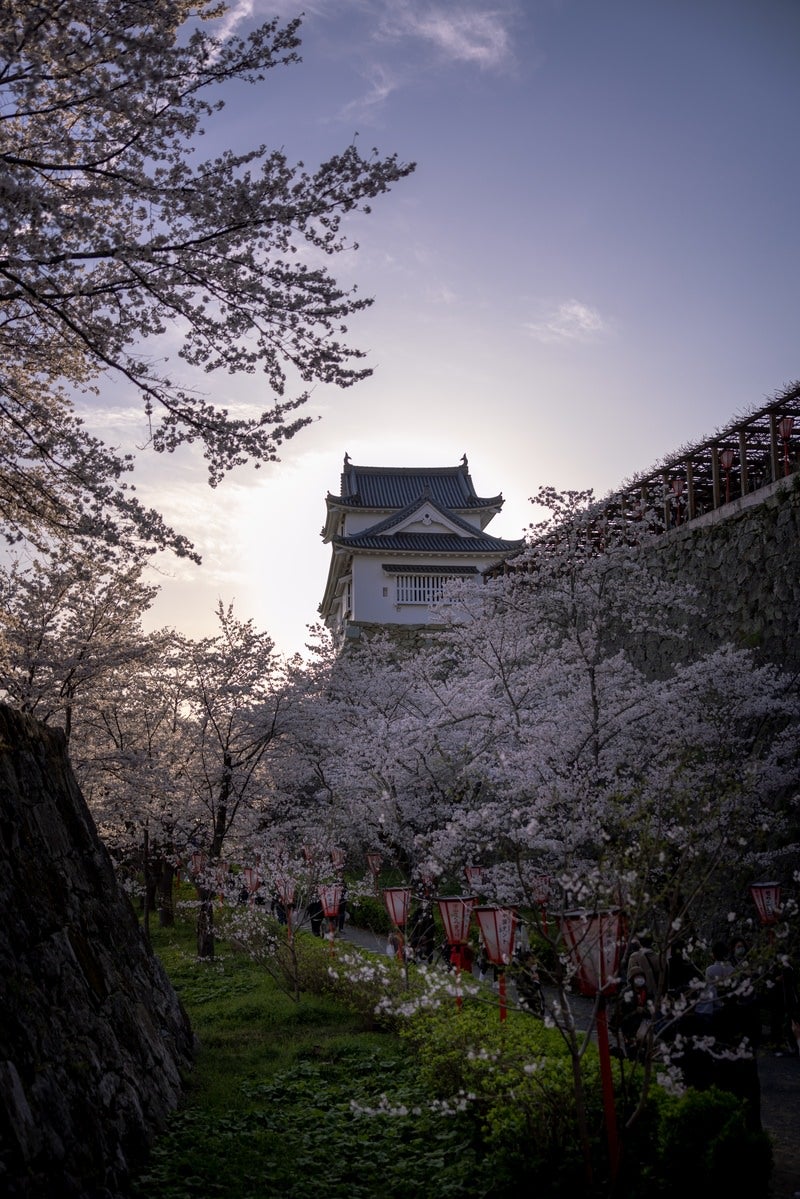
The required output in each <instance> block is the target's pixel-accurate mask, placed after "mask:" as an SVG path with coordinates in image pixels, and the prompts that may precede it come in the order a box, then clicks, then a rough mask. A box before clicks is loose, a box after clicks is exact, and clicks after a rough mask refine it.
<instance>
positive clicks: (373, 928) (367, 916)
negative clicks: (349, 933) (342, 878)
mask: <svg viewBox="0 0 800 1199" xmlns="http://www.w3.org/2000/svg"><path fill="white" fill-rule="evenodd" d="M347 911H348V916H349V919H350V921H351V923H352V924H354V925H355V926H356V928H366V929H369V931H370V932H373V933H377V934H378V936H380V937H388V935H389V930H390V928H391V921H390V920H389V913H388V912H387V911H386V906H385V904H384V903H383V900H381V899H378V898H377V897H376V896H372V895H359V896H357V897H356V896H354V897H353V898H352V899H348V901H347Z"/></svg>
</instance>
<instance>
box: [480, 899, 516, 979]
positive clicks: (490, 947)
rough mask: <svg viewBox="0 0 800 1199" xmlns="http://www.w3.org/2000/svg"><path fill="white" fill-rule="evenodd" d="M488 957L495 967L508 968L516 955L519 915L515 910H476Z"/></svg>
mask: <svg viewBox="0 0 800 1199" xmlns="http://www.w3.org/2000/svg"><path fill="white" fill-rule="evenodd" d="M473 910H474V912H475V919H476V920H477V921H478V927H479V929H480V930H481V936H482V937H483V943H484V945H485V946H486V956H487V957H488V959H489V961H490V962H491V963H492V965H493V966H507V965H508V963H509V962H510V961H511V958H512V957H513V955H514V935H515V933H516V931H517V913H516V912H515V911H514V909H513V908H495V907H489V906H487V907H481V908H474V909H473Z"/></svg>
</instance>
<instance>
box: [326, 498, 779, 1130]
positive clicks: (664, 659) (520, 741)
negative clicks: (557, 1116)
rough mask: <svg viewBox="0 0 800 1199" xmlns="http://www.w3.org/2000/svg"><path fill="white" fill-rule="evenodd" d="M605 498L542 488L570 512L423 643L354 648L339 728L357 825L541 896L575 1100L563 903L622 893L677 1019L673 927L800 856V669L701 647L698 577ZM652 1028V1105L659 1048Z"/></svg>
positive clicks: (685, 933) (528, 906) (656, 1006)
mask: <svg viewBox="0 0 800 1199" xmlns="http://www.w3.org/2000/svg"><path fill="white" fill-rule="evenodd" d="M590 499H591V497H587V496H581V495H572V496H566V497H560V496H555V495H550V494H544V495H542V496H540V497H539V500H540V502H542V501H546V502H549V503H551V504H552V507H553V509H554V512H555V514H556V517H557V519H556V520H554V521H551V522H547V523H546V525H545V527H544V528H541V529H539V530H537V539H536V540H535V541H534V543H533V544H532V546H531V547H530V549H529V552H528V554H527V556H526V557H525V558H523V559H521V560H520V561H519V562H518V563H517V564H516V567H517V568H516V569H514V570H512V571H510V572H508V573H506V574H505V575H503V576H500V577H497V578H494V579H490V580H488V581H487V582H486V583H485V584H483V585H478V586H475V585H470V584H469V583H461V584H457V585H456V584H454V585H453V586H452V587H451V588H450V590H449V592H448V595H447V597H446V599H445V600H444V602H443V603H442V604H441V605H440V607H439V611H438V613H437V618H438V619H439V620H440V621H441V623H442V624H443V625H444V626H445V627H444V628H443V630H442V631H441V633H440V634H439V635H438V636H437V637H436V638H435V639H434V638H432V639H431V642H430V643H429V644H428V646H427V647H425V648H423V649H421V650H417V651H416V652H415V653H414V654H413V655H412V656H406V657H404V656H403V654H402V651H401V650H400V649H398V648H397V647H395V648H394V650H393V651H392V650H389V649H387V647H386V646H385V645H383V644H378V645H377V646H375V647H371V646H370V645H367V646H366V647H365V648H364V649H362V650H361V652H360V653H359V654H357V655H352V656H351V655H346V656H345V658H344V660H343V662H342V665H341V667H339V668H337V669H338V678H337V679H336V685H335V686H334V687H333V688H332V690H331V702H332V705H333V713H334V718H333V721H332V723H331V725H330V726H329V731H328V736H329V738H330V745H331V748H332V749H333V751H334V752H333V753H332V758H333V759H334V761H333V764H332V765H331V768H330V769H331V776H332V777H334V778H335V782H334V786H335V788H336V789H337V791H338V793H339V794H340V796H341V803H342V804H343V805H344V804H352V805H353V807H354V811H353V816H354V822H355V823H361V824H362V825H363V826H366V827H372V828H374V827H375V823H376V814H377V819H378V820H379V819H380V818H381V816H383V817H384V818H386V817H387V816H388V817H389V818H390V821H391V829H392V836H393V839H394V840H395V841H396V842H397V843H398V844H399V845H401V846H403V847H404V850H405V852H406V853H407V854H409V855H411V854H413V855H414V857H415V860H416V862H424V863H425V867H426V869H427V870H428V872H430V873H432V874H437V875H439V876H441V877H442V879H444V880H449V885H458V883H459V882H460V879H461V875H462V869H463V866H464V865H465V864H466V863H467V862H470V861H472V862H475V861H479V862H481V863H482V864H483V865H484V867H485V871H484V881H483V884H482V888H481V891H482V894H483V895H484V896H485V897H486V898H487V899H489V900H491V901H493V902H498V903H501V904H504V905H508V906H514V907H516V908H518V909H519V910H521V911H522V912H524V913H525V914H526V917H527V920H528V922H529V925H530V928H531V930H532V933H533V934H534V936H535V937H536V940H537V944H538V945H539V946H543V947H546V953H545V959H546V961H547V962H548V963H549V966H548V969H549V981H550V983H551V984H552V987H553V988H554V992H553V993H554V995H555V1000H554V1004H553V1006H552V1008H551V1011H550V1014H549V1018H551V1019H553V1020H554V1022H555V1023H556V1025H557V1026H558V1027H559V1028H560V1029H561V1031H562V1033H563V1035H564V1038H565V1040H566V1042H567V1045H568V1046H569V1049H570V1053H571V1055H572V1061H573V1067H574V1075H575V1081H576V1096H577V1098H578V1101H579V1108H580V1104H581V1086H582V1082H581V1079H582V1074H581V1069H582V1067H581V1062H582V1060H583V1055H584V1053H585V1050H586V1046H587V1044H588V1037H587V1035H586V1034H585V1033H581V1032H579V1031H578V1028H577V1025H576V1022H575V1019H574V1017H573V1015H572V1010H571V988H572V984H573V980H574V978H575V974H576V968H575V962H574V960H573V957H572V955H571V954H570V952H569V947H568V946H567V944H566V943H565V941H564V939H563V936H562V931H561V925H560V923H559V921H558V920H557V919H554V913H559V912H561V913H563V912H565V911H568V910H574V909H582V910H584V911H586V912H593V911H598V910H603V909H609V908H623V909H624V910H625V912H626V915H627V919H628V928H629V931H630V932H633V931H635V930H638V929H641V928H646V929H647V930H648V931H649V932H650V933H651V935H652V936H653V940H654V943H655V950H656V954H657V957H658V962H659V969H658V971H657V973H658V976H659V977H658V991H657V994H656V995H655V996H654V999H653V1014H655V1013H656V1011H658V1012H659V1014H660V1016H661V1017H662V1018H663V1020H662V1024H661V1026H662V1027H663V1028H669V1027H670V1026H671V1027H673V1028H674V1027H675V1024H676V1022H677V1021H678V1020H679V1018H680V1016H681V1014H682V1011H683V1010H684V1007H685V1005H686V1003H687V1002H688V1003H689V1004H691V1003H692V999H691V997H690V998H689V999H688V1001H687V999H686V998H685V996H684V997H682V998H681V1000H680V1005H678V1006H676V1007H674V1008H670V1007H669V1003H668V1002H667V995H666V991H667V985H668V975H667V962H668V959H669V957H670V954H671V952H672V951H673V950H674V949H675V947H676V943H677V942H678V941H681V940H685V941H688V942H691V941H692V939H693V938H694V939H696V940H697V939H698V938H699V939H700V941H699V942H698V943H700V944H701V943H702V939H703V938H708V939H709V940H710V937H711V936H712V935H717V934H718V933H719V931H720V925H722V926H723V927H726V926H727V914H728V912H729V911H730V909H731V905H733V906H734V907H735V906H736V901H737V899H738V898H739V897H740V896H741V895H742V893H743V892H745V883H746V881H747V880H748V878H751V877H752V871H753V870H754V868H758V870H759V873H760V871H761V869H763V868H764V866H765V864H766V863H774V862H775V861H776V858H775V856H774V854H775V851H776V849H777V848H778V847H780V848H781V850H782V852H783V853H784V854H786V853H790V854H791V853H794V854H795V857H796V852H797V850H796V846H795V847H794V849H792V848H791V847H792V838H793V833H792V826H791V821H790V818H791V810H792V808H791V805H792V803H793V801H794V799H795V796H796V792H797V785H798V766H797V757H796V752H795V749H794V747H795V745H796V739H797V734H798V724H799V720H800V703H799V701H798V694H797V687H796V680H794V679H793V678H791V677H789V676H787V675H785V674H783V673H782V672H781V670H780V669H779V668H778V667H777V666H773V665H770V664H765V663H759V662H757V661H756V659H755V657H754V655H753V654H752V652H750V651H746V650H739V649H735V648H733V647H731V646H727V645H721V646H719V647H708V649H707V652H705V653H702V654H698V653H697V652H696V651H693V650H690V648H689V646H690V644H691V642H690V639H689V638H687V636H686V630H687V628H688V627H689V622H690V621H691V619H692V614H693V611H694V605H695V603H696V600H695V597H694V595H693V593H692V590H691V588H690V587H688V586H686V585H684V584H680V583H676V582H674V581H672V582H670V581H667V580H665V579H664V578H663V577H662V576H661V575H660V574H659V573H658V570H657V565H656V559H655V558H654V557H652V556H650V555H649V554H648V553H647V552H646V550H647V548H648V547H647V545H646V534H644V533H641V532H638V533H637V537H636V538H635V539H634V538H632V536H631V534H630V530H621V531H620V533H621V535H619V536H618V535H616V533H615V531H614V530H611V529H608V528H604V529H599V528H598V526H597V524H596V522H595V521H594V518H593V515H592V508H591V504H590V503H588V506H587V501H590ZM337 730H338V732H339V736H340V740H339V743H338V748H335V747H336V745H337V741H336V731H337ZM359 809H360V817H359V815H358V810H359ZM544 876H548V877H549V879H550V884H551V894H550V897H549V902H548V904H547V906H548V908H549V912H550V919H549V920H547V921H546V920H545V919H544V916H543V914H542V905H541V900H540V897H539V889H540V887H541V884H542V878H543V877H544ZM622 948H623V953H624V946H623V947H622ZM681 1005H682V1006H681ZM649 1037H650V1044H649V1048H650V1052H649V1053H648V1054H647V1055H646V1057H645V1060H644V1063H643V1068H644V1085H643V1087H642V1089H641V1092H640V1095H641V1099H642V1102H644V1098H645V1097H646V1094H647V1087H648V1085H649V1081H650V1077H651V1073H652V1070H653V1069H654V1067H655V1065H656V1063H657V1062H658V1061H659V1057H658V1046H657V1045H656V1044H654V1042H653V1030H652V1028H651V1030H650V1033H649ZM639 1110H641V1107H639V1108H638V1109H637V1111H635V1112H633V1113H628V1115H629V1116H630V1118H631V1119H635V1118H636V1115H637V1114H638V1111H639ZM587 1143H588V1142H587Z"/></svg>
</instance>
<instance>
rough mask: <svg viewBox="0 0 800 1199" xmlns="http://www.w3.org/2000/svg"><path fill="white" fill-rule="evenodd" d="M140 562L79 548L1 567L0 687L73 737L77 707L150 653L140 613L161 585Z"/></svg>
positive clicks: (9, 697)
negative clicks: (147, 577)
mask: <svg viewBox="0 0 800 1199" xmlns="http://www.w3.org/2000/svg"><path fill="white" fill-rule="evenodd" d="M142 569H143V567H142V563H141V561H140V560H136V559H134V560H128V561H125V562H116V563H105V562H102V561H101V562H97V561H96V560H94V558H93V557H92V555H91V554H88V553H86V552H83V551H81V550H80V548H70V547H68V546H62V547H56V548H55V549H54V552H53V555H52V557H49V558H34V559H32V560H31V561H29V562H28V563H25V562H24V561H23V560H17V561H13V562H11V563H10V564H9V565H7V566H3V567H0V690H2V693H3V695H4V697H5V699H6V700H7V701H8V702H10V703H12V704H13V705H14V706H15V707H18V708H19V709H20V710H21V711H23V712H29V713H30V714H31V715H33V716H36V718H37V719H38V720H42V721H44V722H45V723H46V724H57V725H59V726H60V727H61V728H63V729H64V732H65V735H66V738H67V743H68V744H69V742H70V741H71V739H72V733H73V724H74V720H75V715H76V711H77V710H78V709H80V708H81V707H86V706H90V705H92V704H93V703H95V702H96V697H97V694H98V692H100V691H102V689H103V688H104V687H105V686H106V684H107V682H108V680H109V679H110V678H111V676H115V675H117V674H118V672H119V671H120V670H121V669H124V670H125V671H130V670H131V669H132V668H133V667H134V665H136V664H137V663H139V662H140V660H142V659H143V658H144V657H146V656H147V652H148V651H147V648H146V644H145V638H144V634H143V632H142V624H141V622H142V617H143V615H144V613H145V612H146V611H147V609H148V608H149V607H150V605H151V603H152V602H153V599H154V598H155V596H156V594H157V591H158V588H157V587H155V586H152V585H149V584H147V583H145V582H144V581H143V579H142Z"/></svg>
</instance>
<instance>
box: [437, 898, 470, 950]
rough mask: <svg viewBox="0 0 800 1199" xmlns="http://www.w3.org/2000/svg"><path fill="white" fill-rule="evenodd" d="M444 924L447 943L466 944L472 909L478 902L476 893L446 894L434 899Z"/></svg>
mask: <svg viewBox="0 0 800 1199" xmlns="http://www.w3.org/2000/svg"><path fill="white" fill-rule="evenodd" d="M436 902H437V904H438V905H439V914H440V915H441V917H442V924H443V925H444V935H445V937H446V938H447V942H448V944H449V945H466V944H467V942H468V941H469V925H470V920H471V919H472V909H473V908H474V907H475V904H476V903H477V902H478V897H477V895H447V896H442V897H440V898H438V899H437V900H436Z"/></svg>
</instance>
